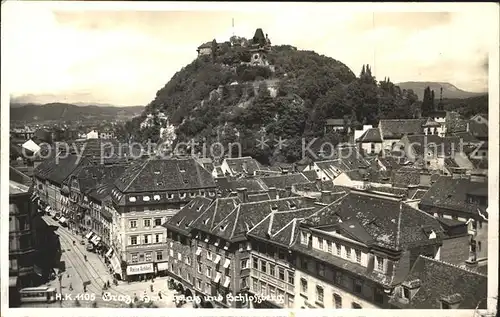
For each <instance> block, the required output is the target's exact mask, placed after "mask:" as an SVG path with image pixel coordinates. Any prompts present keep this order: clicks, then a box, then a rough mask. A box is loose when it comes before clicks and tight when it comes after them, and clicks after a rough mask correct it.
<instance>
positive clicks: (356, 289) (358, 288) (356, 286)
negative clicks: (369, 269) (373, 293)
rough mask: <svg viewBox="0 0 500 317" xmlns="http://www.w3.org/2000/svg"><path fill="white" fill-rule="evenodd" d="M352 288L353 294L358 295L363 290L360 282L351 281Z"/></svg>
mask: <svg viewBox="0 0 500 317" xmlns="http://www.w3.org/2000/svg"><path fill="white" fill-rule="evenodd" d="M353 288H354V292H355V293H358V294H359V293H361V291H362V290H363V284H362V283H361V281H360V280H353Z"/></svg>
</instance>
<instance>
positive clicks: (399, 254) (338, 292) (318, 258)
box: [291, 190, 443, 308]
mask: <svg viewBox="0 0 500 317" xmlns="http://www.w3.org/2000/svg"><path fill="white" fill-rule="evenodd" d="M296 232H297V238H296V240H295V243H294V244H293V245H292V247H291V250H292V252H295V253H296V257H295V259H296V262H295V266H296V273H295V283H296V284H295V286H296V293H295V308H307V307H309V308H388V307H389V296H388V295H389V294H391V292H393V290H394V288H395V287H396V286H397V285H399V284H400V283H401V282H402V280H403V279H404V277H405V276H406V274H408V272H409V270H410V268H411V266H412V265H413V263H414V262H415V260H416V258H417V257H418V256H419V255H421V254H423V255H427V256H430V257H433V258H434V257H436V256H437V257H439V252H440V247H441V244H442V243H441V235H442V232H443V230H442V228H441V226H440V224H439V222H438V221H437V220H436V219H434V218H433V217H431V216H429V215H428V214H426V213H425V212H422V211H420V210H418V209H415V208H412V207H410V206H409V205H407V204H405V203H404V202H403V201H402V199H401V198H394V197H388V196H385V195H380V194H375V193H369V192H364V191H357V190H351V192H350V193H349V194H347V195H345V196H344V197H342V198H339V199H337V200H335V201H334V202H333V203H332V204H329V205H327V206H325V207H324V208H322V209H320V210H319V211H318V212H316V213H315V214H313V215H311V216H309V217H307V218H305V220H304V221H302V222H301V223H300V226H298V227H297V228H296Z"/></svg>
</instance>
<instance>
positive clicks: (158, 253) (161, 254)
mask: <svg viewBox="0 0 500 317" xmlns="http://www.w3.org/2000/svg"><path fill="white" fill-rule="evenodd" d="M161 260H163V252H162V251H156V261H161Z"/></svg>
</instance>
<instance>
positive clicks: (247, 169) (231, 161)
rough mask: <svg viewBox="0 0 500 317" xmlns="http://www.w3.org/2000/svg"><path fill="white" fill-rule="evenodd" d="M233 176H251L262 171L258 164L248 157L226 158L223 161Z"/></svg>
mask: <svg viewBox="0 0 500 317" xmlns="http://www.w3.org/2000/svg"><path fill="white" fill-rule="evenodd" d="M224 161H225V162H226V164H227V165H228V166H229V168H230V169H231V172H232V173H234V174H240V173H242V174H246V173H249V174H253V173H254V172H256V171H260V170H262V168H261V166H260V164H259V163H258V162H257V161H256V160H255V159H253V158H252V157H250V156H245V157H238V158H226V159H225V160H224Z"/></svg>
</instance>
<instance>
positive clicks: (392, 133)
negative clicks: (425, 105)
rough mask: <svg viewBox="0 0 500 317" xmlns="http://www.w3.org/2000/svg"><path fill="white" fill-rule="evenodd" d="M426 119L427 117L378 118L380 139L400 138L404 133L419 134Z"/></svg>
mask: <svg viewBox="0 0 500 317" xmlns="http://www.w3.org/2000/svg"><path fill="white" fill-rule="evenodd" d="M426 121H427V118H422V119H391V120H380V122H379V127H380V131H381V135H382V139H384V140H385V139H401V138H402V137H403V136H404V135H405V134H421V133H422V131H423V128H422V125H423V124H424V123H425V122H426Z"/></svg>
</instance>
